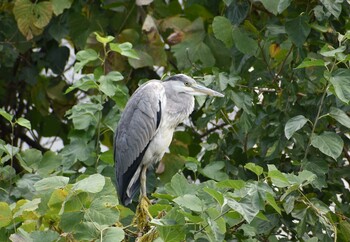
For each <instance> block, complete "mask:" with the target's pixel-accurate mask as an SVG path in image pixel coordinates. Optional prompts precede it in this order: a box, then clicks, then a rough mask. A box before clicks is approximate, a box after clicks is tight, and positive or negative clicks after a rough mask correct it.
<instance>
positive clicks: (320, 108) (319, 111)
mask: <svg viewBox="0 0 350 242" xmlns="http://www.w3.org/2000/svg"><path fill="white" fill-rule="evenodd" d="M328 88H329V83H328V81H327V85H326V88H325V90H324V92H323V94H322V97H321V100H320V104H319V106H318V110H317V115H316V118H315V121H314V123H313V126H312V130H311V133H310V136H309V141H308V143H307V146H306V150H305V155H304V158H303V160H305V159H306V157H307V155H308V153H309V150H310V146H311V142H312V136H313V135H314V133H315V129H316V126H317V123H318V121H319V120H320V119H321V117H320V115H321V111H322V106H323V103H324V100H325V98H326V94H327V91H328Z"/></svg>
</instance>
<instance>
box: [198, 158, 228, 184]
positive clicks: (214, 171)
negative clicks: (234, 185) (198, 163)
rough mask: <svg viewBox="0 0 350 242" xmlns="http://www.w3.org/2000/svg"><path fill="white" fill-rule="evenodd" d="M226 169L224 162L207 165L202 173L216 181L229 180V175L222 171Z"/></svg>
mask: <svg viewBox="0 0 350 242" xmlns="http://www.w3.org/2000/svg"><path fill="white" fill-rule="evenodd" d="M224 167H225V162H224V161H216V162H211V163H209V164H208V165H206V166H205V167H204V168H203V170H201V173H202V174H203V175H205V176H207V177H209V178H211V179H214V180H216V181H222V180H226V179H228V175H227V174H226V172H223V171H222V169H223V168H224Z"/></svg>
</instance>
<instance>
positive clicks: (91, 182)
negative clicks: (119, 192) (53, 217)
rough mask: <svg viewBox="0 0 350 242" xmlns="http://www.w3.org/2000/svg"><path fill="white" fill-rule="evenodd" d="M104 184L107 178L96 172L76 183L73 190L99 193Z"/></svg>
mask: <svg viewBox="0 0 350 242" xmlns="http://www.w3.org/2000/svg"><path fill="white" fill-rule="evenodd" d="M104 185H105V178H104V177H103V176H102V175H100V174H94V175H91V176H88V177H87V178H84V179H83V180H80V181H78V182H77V183H75V184H74V186H73V187H72V191H82V192H90V193H97V192H100V191H101V190H102V189H103V187H104Z"/></svg>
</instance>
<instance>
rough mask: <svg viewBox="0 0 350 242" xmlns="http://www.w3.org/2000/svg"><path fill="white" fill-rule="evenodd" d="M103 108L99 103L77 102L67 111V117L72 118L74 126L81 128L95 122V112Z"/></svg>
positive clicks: (85, 127)
mask: <svg viewBox="0 0 350 242" xmlns="http://www.w3.org/2000/svg"><path fill="white" fill-rule="evenodd" d="M102 109H103V107H102V105H101V104H95V103H79V104H76V105H75V106H73V108H72V109H71V110H69V111H67V115H68V119H72V120H73V124H74V128H75V129H79V130H83V129H87V128H88V127H89V126H90V125H95V124H96V123H97V119H96V118H97V112H99V111H101V110H102Z"/></svg>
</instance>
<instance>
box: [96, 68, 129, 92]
mask: <svg viewBox="0 0 350 242" xmlns="http://www.w3.org/2000/svg"><path fill="white" fill-rule="evenodd" d="M123 78H124V77H123V76H122V74H120V72H118V71H111V72H109V73H108V74H107V75H106V76H104V75H102V76H100V78H99V79H98V82H99V83H100V86H99V89H100V91H101V92H103V93H104V94H106V95H107V96H108V97H112V96H114V95H115V93H116V91H117V90H118V88H117V85H116V84H115V83H114V82H117V81H120V80H123Z"/></svg>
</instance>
